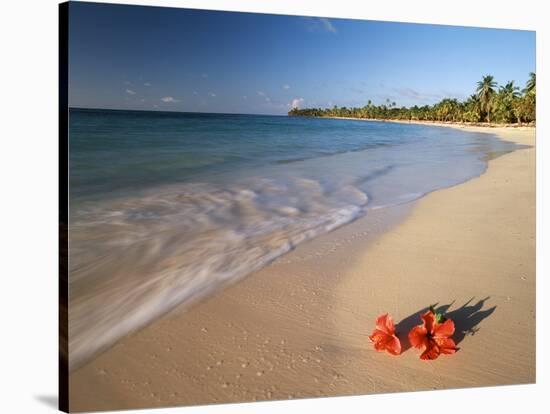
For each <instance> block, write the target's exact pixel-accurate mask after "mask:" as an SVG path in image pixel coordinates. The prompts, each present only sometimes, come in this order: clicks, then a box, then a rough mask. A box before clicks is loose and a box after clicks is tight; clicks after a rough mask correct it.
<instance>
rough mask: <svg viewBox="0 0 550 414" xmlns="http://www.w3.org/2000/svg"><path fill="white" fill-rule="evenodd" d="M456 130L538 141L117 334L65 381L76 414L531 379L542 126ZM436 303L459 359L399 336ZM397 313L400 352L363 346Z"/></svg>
mask: <svg viewBox="0 0 550 414" xmlns="http://www.w3.org/2000/svg"><path fill="white" fill-rule="evenodd" d="M461 129H462V130H464V131H472V132H488V133H491V134H496V135H497V136H499V137H500V138H501V139H504V140H507V141H512V142H515V143H518V144H522V145H527V146H529V148H523V149H518V150H516V151H514V152H511V153H507V154H504V155H501V156H497V155H499V154H495V158H492V159H490V160H489V166H488V169H487V171H486V172H485V173H484V174H482V175H481V176H479V177H477V178H473V179H471V180H469V181H467V182H465V183H463V184H458V185H455V186H452V187H449V188H444V189H442V190H437V191H434V192H432V193H430V194H428V195H427V196H425V197H422V198H420V199H419V200H416V201H413V202H412V206H411V205H409V206H396V207H393V210H394V211H393V213H392V215H393V217H394V218H395V219H394V220H392V221H391V222H388V221H387V220H384V221H382V220H380V223H379V231H377V232H376V231H375V232H374V234H373V232H372V231H371V230H372V229H373V226H374V228H376V225H377V215H376V210H373V212H372V214H367V215H366V216H364V217H362V218H359V219H357V220H355V221H353V222H352V223H350V224H347V225H345V226H342V227H339V228H337V229H336V230H334V231H332V232H330V233H325V234H322V235H319V236H318V237H315V238H313V239H311V240H308V241H305V242H303V243H301V244H300V245H298V246H297V247H296V248H295V249H294V250H292V251H290V252H289V253H287V254H285V255H283V256H281V257H279V258H277V259H276V260H275V261H273V262H271V263H270V264H269V265H268V266H266V267H264V268H262V269H261V270H259V271H256V272H254V273H253V274H251V275H249V276H247V277H246V278H245V279H243V280H241V281H240V282H238V283H235V284H233V285H232V286H230V287H228V288H226V289H224V290H222V291H220V292H218V293H217V294H215V295H213V296H211V297H209V298H208V299H207V300H205V301H202V302H200V303H198V304H194V305H193V306H192V307H189V305H186V306H180V307H178V308H176V309H174V310H172V311H171V312H170V313H168V314H167V315H165V316H164V317H162V318H160V319H158V320H156V321H154V322H152V323H151V324H149V325H148V326H146V327H145V328H143V329H141V330H138V331H136V332H134V333H132V334H130V335H128V336H125V337H123V338H122V339H120V340H119V341H118V342H116V344H115V345H114V346H112V347H111V348H109V349H108V350H106V351H105V352H103V353H101V354H99V355H98V356H97V357H96V358H94V359H93V360H91V361H89V362H87V363H86V364H84V365H83V366H81V367H79V368H77V369H76V370H74V371H73V372H72V373H71V374H70V379H69V387H70V409H71V411H92V410H107V409H112V408H113V407H116V408H117V409H130V408H145V407H161V406H164V407H165V406H172V405H174V406H176V405H195V404H210V403H217V402H220V403H221V402H224V403H225V402H246V401H257V400H279V399H289V398H307V397H322V396H336V395H357V394H370V393H382V392H402V391H419V390H433V389H446V388H457V387H479V386H494V385H506V384H522V383H532V382H534V381H535V130H534V129H532V128H474V127H464V128H461ZM367 229H369V231H367ZM430 305H435V306H436V307H438V308H440V309H446V310H448V315H449V317H451V318H453V320H454V321H455V323H456V326H457V332H456V333H455V336H454V338H455V340H456V341H457V343H458V347H459V351H458V352H457V353H456V354H455V355H452V356H446V355H443V356H441V357H440V358H439V359H437V360H436V361H430V362H427V361H421V360H420V359H419V358H418V357H419V352H418V351H417V350H416V349H408V348H409V346H408V345H407V341H406V339H405V337H406V333H407V332H408V330H409V329H410V328H411V327H412V326H414V325H416V324H419V323H420V318H419V315H420V313H422V312H423V311H425V310H426V308H427V307H428V306H430ZM387 312H389V313H390V314H391V315H392V316H393V318H394V320H395V322H396V323H397V324H398V325H397V330H398V333H399V336H400V338H402V342H403V344H404V352H403V354H402V355H401V356H399V357H394V356H391V355H389V354H386V353H379V352H376V351H375V350H374V349H373V346H372V344H371V343H370V342H369V339H368V335H369V334H370V333H371V332H372V330H373V328H374V320H375V318H376V317H377V316H378V315H380V314H383V313H387Z"/></svg>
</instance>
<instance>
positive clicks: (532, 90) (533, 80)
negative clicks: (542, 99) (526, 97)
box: [523, 72, 537, 94]
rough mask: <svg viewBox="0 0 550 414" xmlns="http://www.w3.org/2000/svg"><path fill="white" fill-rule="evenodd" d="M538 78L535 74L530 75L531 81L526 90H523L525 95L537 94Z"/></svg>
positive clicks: (528, 82)
mask: <svg viewBox="0 0 550 414" xmlns="http://www.w3.org/2000/svg"><path fill="white" fill-rule="evenodd" d="M536 77H537V75H536V74H535V72H531V73H529V80H528V81H527V84H526V85H525V89H524V90H523V92H524V93H525V94H529V93H535V91H536V87H537V80H536Z"/></svg>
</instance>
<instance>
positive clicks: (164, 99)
mask: <svg viewBox="0 0 550 414" xmlns="http://www.w3.org/2000/svg"><path fill="white" fill-rule="evenodd" d="M160 100H161V101H162V102H166V103H176V102H179V101H178V100H177V99H174V98H173V97H172V96H165V97H164V98H160Z"/></svg>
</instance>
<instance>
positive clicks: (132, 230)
mask: <svg viewBox="0 0 550 414" xmlns="http://www.w3.org/2000/svg"><path fill="white" fill-rule="evenodd" d="M367 201H368V199H367V196H366V194H365V193H364V192H362V191H361V190H359V189H358V188H356V187H354V186H353V185H351V184H344V185H342V186H340V187H339V188H338V189H337V190H334V189H330V190H329V189H327V188H325V187H323V185H322V184H321V183H320V182H317V181H314V180H310V179H294V180H289V181H286V182H280V181H274V180H269V179H257V180H255V181H253V182H249V183H248V184H247V187H238V186H235V187H230V188H216V187H215V186H212V185H207V184H187V185H180V186H177V187H169V188H164V189H163V190H162V191H156V192H155V193H151V194H149V195H146V196H143V197H134V198H127V199H122V200H117V201H115V202H110V203H108V204H107V203H105V202H102V203H95V204H90V205H89V206H88V207H87V208H81V209H80V210H79V212H78V215H77V216H76V217H74V219H73V220H72V226H71V240H70V243H71V244H70V246H71V282H70V289H71V290H70V299H71V300H70V313H69V315H70V321H69V325H70V343H69V349H70V365H71V369H74V368H75V367H78V366H79V365H81V364H82V363H83V362H85V361H86V360H87V359H88V358H90V357H91V356H93V355H94V354H96V353H97V352H98V351H100V350H102V349H104V348H106V347H108V346H110V345H112V344H113V343H114V342H115V341H116V340H117V339H119V338H120V337H121V336H123V335H126V334H127V333H129V332H131V331H133V330H135V329H137V328H140V327H142V326H144V325H145V324H147V323H148V322H150V321H152V320H154V319H155V318H157V317H159V316H160V315H162V314H163V313H165V312H167V311H168V310H170V309H171V308H173V307H175V306H176V305H179V304H181V303H185V302H186V301H188V300H191V299H196V298H197V297H201V296H203V295H205V294H207V293H209V292H212V291H214V290H215V289H217V288H219V287H220V286H223V285H225V284H227V283H231V282H234V281H236V280H239V279H241V278H242V277H244V276H246V275H247V274H249V273H250V272H252V271H254V270H257V269H259V268H261V267H263V266H265V265H266V264H267V263H269V262H271V261H272V260H274V259H275V258H277V257H279V256H281V255H282V254H284V253H286V252H288V251H289V250H291V249H292V248H294V246H296V245H298V244H299V243H301V242H303V241H305V240H308V239H311V238H313V237H315V236H317V235H319V234H322V233H325V232H328V231H331V230H333V229H334V228H336V227H339V226H341V225H342V224H345V223H348V222H350V221H351V220H353V219H355V218H356V217H358V216H359V215H360V214H362V212H364V210H365V206H366V205H367Z"/></svg>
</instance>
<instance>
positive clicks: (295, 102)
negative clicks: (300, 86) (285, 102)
mask: <svg viewBox="0 0 550 414" xmlns="http://www.w3.org/2000/svg"><path fill="white" fill-rule="evenodd" d="M303 103H304V98H294V99H293V100H292V101H291V102H290V104H289V105H290V106H291V108H293V109H294V108H298V107H299V106H300V105H301V104H303Z"/></svg>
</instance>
